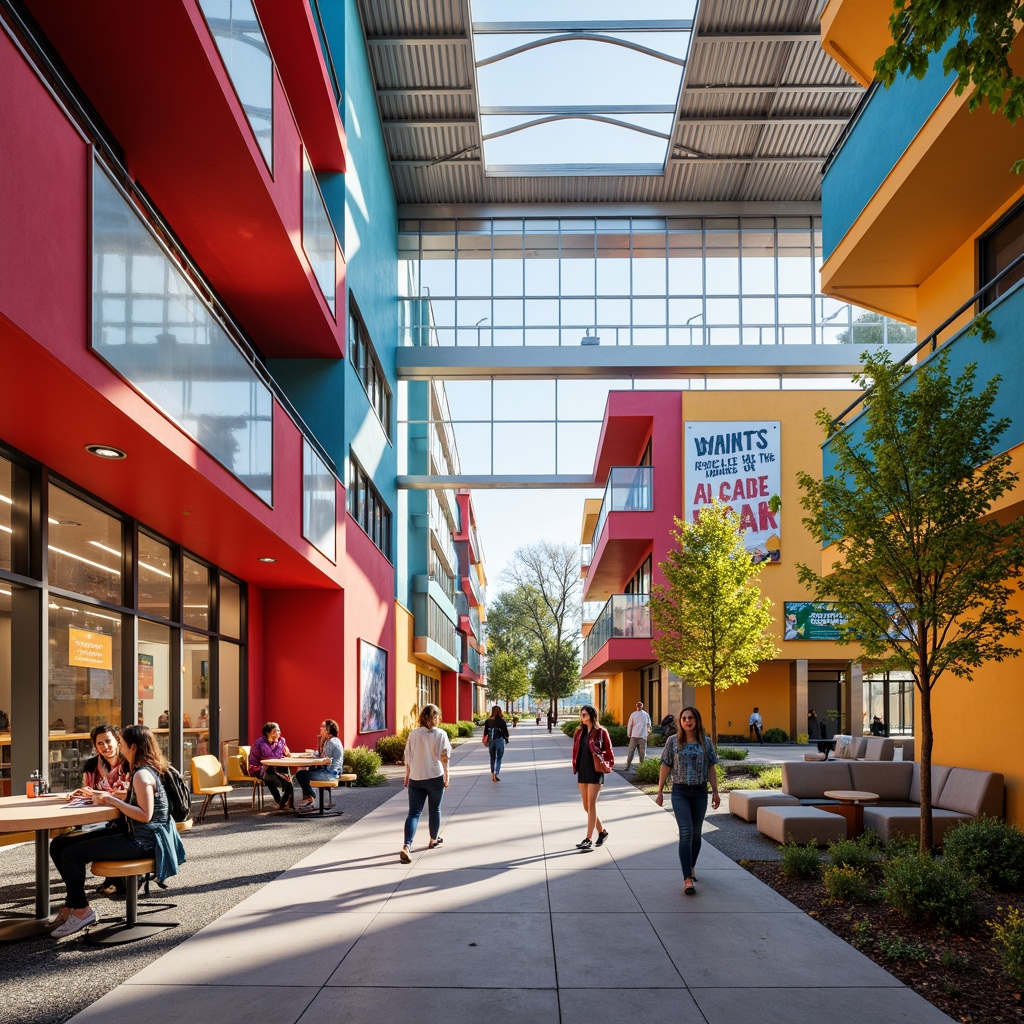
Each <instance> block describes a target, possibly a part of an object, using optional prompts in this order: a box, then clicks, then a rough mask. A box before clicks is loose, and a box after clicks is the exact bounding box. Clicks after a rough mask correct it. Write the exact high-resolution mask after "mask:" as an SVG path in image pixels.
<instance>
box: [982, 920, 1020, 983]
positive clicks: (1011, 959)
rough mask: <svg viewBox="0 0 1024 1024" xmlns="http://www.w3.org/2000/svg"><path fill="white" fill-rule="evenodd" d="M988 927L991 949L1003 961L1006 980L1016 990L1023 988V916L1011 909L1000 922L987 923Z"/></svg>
mask: <svg viewBox="0 0 1024 1024" xmlns="http://www.w3.org/2000/svg"><path fill="white" fill-rule="evenodd" d="M1000 910H1002V907H1000ZM989 925H990V926H991V928H992V939H993V943H992V947H993V949H995V951H996V952H997V953H998V954H999V959H1000V960H1002V961H1003V970H1004V971H1005V972H1006V976H1007V978H1009V979H1010V981H1011V982H1013V984H1014V985H1016V986H1017V987H1018V988H1024V914H1022V913H1021V912H1020V911H1019V910H1017V909H1016V908H1015V907H1011V908H1010V910H1009V911H1008V912H1007V914H1006V917H1004V918H1003V920H1002V921H989Z"/></svg>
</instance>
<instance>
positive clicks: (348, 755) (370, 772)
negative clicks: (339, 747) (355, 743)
mask: <svg viewBox="0 0 1024 1024" xmlns="http://www.w3.org/2000/svg"><path fill="white" fill-rule="evenodd" d="M345 764H347V765H348V766H349V767H350V768H351V769H352V771H354V772H355V773H356V785H357V786H379V785H380V784H381V783H382V782H386V781H387V777H386V776H384V775H381V774H380V764H381V761H380V754H377V753H375V752H374V751H372V750H370V748H369V747H351V748H350V749H348V750H346V751H345Z"/></svg>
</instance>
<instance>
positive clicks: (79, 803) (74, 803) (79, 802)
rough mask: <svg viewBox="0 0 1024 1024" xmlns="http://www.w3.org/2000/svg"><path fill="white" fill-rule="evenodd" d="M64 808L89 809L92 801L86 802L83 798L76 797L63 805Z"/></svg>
mask: <svg viewBox="0 0 1024 1024" xmlns="http://www.w3.org/2000/svg"><path fill="white" fill-rule="evenodd" d="M64 806H65V807H91V806H92V801H91V800H86V799H85V798H84V797H80V796H76V797H75V798H74V800H69V801H68V802H67V803H66V804H64Z"/></svg>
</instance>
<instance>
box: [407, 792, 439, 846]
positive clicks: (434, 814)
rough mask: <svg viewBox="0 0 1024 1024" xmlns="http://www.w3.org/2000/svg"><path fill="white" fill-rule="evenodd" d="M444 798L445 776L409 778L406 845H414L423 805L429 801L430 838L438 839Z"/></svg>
mask: <svg viewBox="0 0 1024 1024" xmlns="http://www.w3.org/2000/svg"><path fill="white" fill-rule="evenodd" d="M443 798H444V776H443V775H438V777H437V778H436V779H410V780H409V814H408V816H407V817H406V819H405V845H406V846H412V841H413V840H414V839H415V838H416V826H417V825H419V823H420V815H421V814H422V813H423V805H424V804H425V803H427V802H428V801H429V811H428V818H427V821H428V824H429V827H430V838H431V839H436V838H437V833H438V832H440V831H441V800H442V799H443Z"/></svg>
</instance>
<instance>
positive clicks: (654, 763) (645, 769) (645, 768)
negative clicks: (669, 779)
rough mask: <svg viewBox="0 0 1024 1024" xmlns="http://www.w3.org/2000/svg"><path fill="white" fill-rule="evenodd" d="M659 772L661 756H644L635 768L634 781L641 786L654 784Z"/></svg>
mask: <svg viewBox="0 0 1024 1024" xmlns="http://www.w3.org/2000/svg"><path fill="white" fill-rule="evenodd" d="M660 774H661V758H660V757H645V758H644V759H643V760H642V761H641V762H640V764H639V765H637V769H636V782H637V783H638V784H639V785H641V786H656V785H657V784H658V777H659V775H660Z"/></svg>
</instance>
